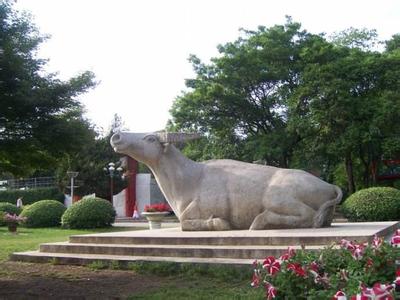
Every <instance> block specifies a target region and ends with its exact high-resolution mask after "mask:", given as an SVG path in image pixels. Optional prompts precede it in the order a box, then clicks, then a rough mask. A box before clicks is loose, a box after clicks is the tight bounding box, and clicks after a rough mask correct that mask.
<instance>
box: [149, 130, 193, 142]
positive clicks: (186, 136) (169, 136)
mask: <svg viewBox="0 0 400 300" xmlns="http://www.w3.org/2000/svg"><path fill="white" fill-rule="evenodd" d="M156 134H157V136H158V139H159V141H160V143H183V142H187V141H190V140H195V139H199V138H200V134H198V133H184V132H166V131H161V132H157V133H156Z"/></svg>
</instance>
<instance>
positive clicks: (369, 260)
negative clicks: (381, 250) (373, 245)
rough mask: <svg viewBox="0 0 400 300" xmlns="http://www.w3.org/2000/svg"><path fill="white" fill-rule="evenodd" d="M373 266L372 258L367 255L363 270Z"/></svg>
mask: <svg viewBox="0 0 400 300" xmlns="http://www.w3.org/2000/svg"><path fill="white" fill-rule="evenodd" d="M373 266H374V261H373V260H372V258H370V257H368V258H367V262H366V265H365V270H366V271H368V270H370V269H371V268H372V267H373Z"/></svg>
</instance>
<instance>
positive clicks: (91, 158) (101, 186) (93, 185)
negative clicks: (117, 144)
mask: <svg viewBox="0 0 400 300" xmlns="http://www.w3.org/2000/svg"><path fill="white" fill-rule="evenodd" d="M121 127H123V122H122V120H121V118H120V117H119V116H118V115H115V116H114V120H113V122H112V124H111V130H110V132H109V133H108V134H107V135H106V136H103V137H98V138H97V139H95V140H93V141H91V142H90V143H87V144H86V145H84V146H83V147H82V148H81V150H80V152H79V153H78V154H77V155H75V156H71V157H68V158H67V159H66V160H65V161H64V165H63V166H60V168H59V170H58V177H60V178H62V182H63V184H64V185H65V186H69V183H70V179H69V178H68V177H67V176H66V172H67V171H68V170H73V171H78V172H79V175H78V177H77V178H76V179H75V180H76V181H75V182H77V183H78V184H77V185H78V187H77V188H76V189H75V190H74V193H75V194H76V195H88V194H92V193H95V194H96V195H97V196H98V197H100V198H103V199H110V176H109V175H107V174H106V173H105V172H104V170H103V169H104V167H106V166H107V165H108V163H110V162H114V163H117V162H118V161H119V160H120V158H121V154H118V153H116V152H115V151H114V150H113V148H112V147H111V146H110V138H111V135H112V134H113V130H115V129H117V128H121ZM120 175H122V174H120ZM113 181H114V193H115V194H117V193H119V192H120V191H121V190H123V189H124V188H125V187H126V182H125V181H124V180H122V179H121V176H117V175H116V176H114V178H113Z"/></svg>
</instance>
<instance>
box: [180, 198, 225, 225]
mask: <svg viewBox="0 0 400 300" xmlns="http://www.w3.org/2000/svg"><path fill="white" fill-rule="evenodd" d="M179 219H180V221H181V226H182V231H219V230H230V229H231V226H230V224H229V222H228V221H226V220H224V219H222V218H218V217H214V216H210V217H209V218H208V219H202V218H201V215H200V209H199V207H198V201H192V202H191V203H190V204H189V205H188V207H187V208H186V209H185V210H184V211H183V213H182V214H181V215H180V217H179Z"/></svg>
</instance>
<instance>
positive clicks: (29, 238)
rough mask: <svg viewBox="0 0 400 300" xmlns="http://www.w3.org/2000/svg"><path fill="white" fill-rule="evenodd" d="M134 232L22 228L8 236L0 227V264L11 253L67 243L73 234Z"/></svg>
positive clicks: (111, 229)
mask: <svg viewBox="0 0 400 300" xmlns="http://www.w3.org/2000/svg"><path fill="white" fill-rule="evenodd" d="M124 230H135V228H132V227H129V228H126V227H110V228H100V229H85V230H78V229H61V228H24V227H21V226H19V227H18V234H15V235H14V234H10V233H9V232H8V229H7V227H6V226H1V227H0V262H3V261H5V260H7V259H8V257H9V255H10V254H11V253H13V252H22V251H30V250H37V249H39V245H40V244H41V243H51V242H63V241H68V237H69V236H70V235H74V234H89V233H97V232H111V231H124Z"/></svg>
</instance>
